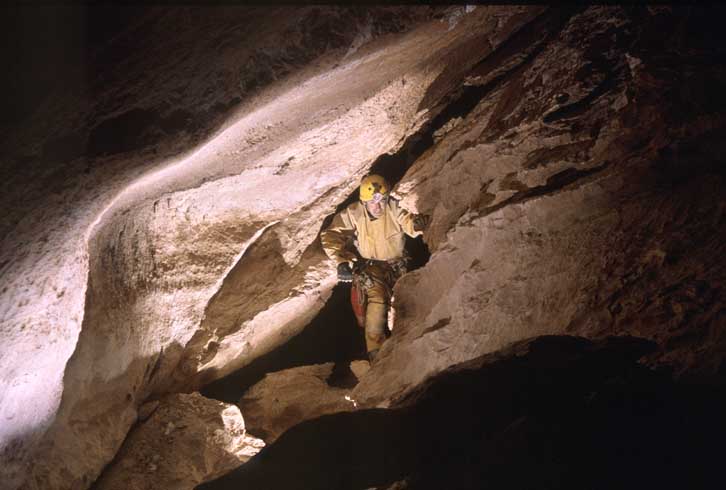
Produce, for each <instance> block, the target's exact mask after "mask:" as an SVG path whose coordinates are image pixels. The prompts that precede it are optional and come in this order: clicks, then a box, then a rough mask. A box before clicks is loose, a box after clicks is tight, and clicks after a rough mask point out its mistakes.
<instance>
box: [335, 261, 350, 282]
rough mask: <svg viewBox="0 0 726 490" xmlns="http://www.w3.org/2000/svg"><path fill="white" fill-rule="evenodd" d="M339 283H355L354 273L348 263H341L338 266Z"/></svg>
mask: <svg viewBox="0 0 726 490" xmlns="http://www.w3.org/2000/svg"><path fill="white" fill-rule="evenodd" d="M338 281H340V282H353V271H352V270H351V268H350V265H348V262H341V263H340V264H338Z"/></svg>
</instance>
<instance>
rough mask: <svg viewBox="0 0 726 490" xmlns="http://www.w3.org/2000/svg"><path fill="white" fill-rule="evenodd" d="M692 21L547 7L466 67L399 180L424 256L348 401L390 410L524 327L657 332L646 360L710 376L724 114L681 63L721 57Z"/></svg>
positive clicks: (399, 289) (718, 100)
mask: <svg viewBox="0 0 726 490" xmlns="http://www.w3.org/2000/svg"><path fill="white" fill-rule="evenodd" d="M641 14H642V15H641ZM697 15H705V13H703V12H701V13H700V14H698V13H697V12H694V17H692V18H691V20H692V21H694V22H696V20H695V19H698V18H699V17H698V16H697ZM689 22H690V21H686V20H685V19H684V18H683V17H681V16H680V15H678V14H676V13H674V12H670V13H668V12H663V11H660V12H658V13H652V12H651V13H648V12H645V11H642V12H641V11H638V10H636V11H633V10H630V9H624V8H621V7H615V6H613V7H587V8H584V9H573V10H570V11H566V10H557V9H554V10H549V11H548V12H546V13H545V14H543V15H541V16H540V17H538V18H537V19H536V20H534V21H532V22H531V24H530V25H528V26H527V27H526V28H523V29H520V30H519V31H518V32H517V33H516V34H515V35H514V36H513V37H512V39H511V40H510V41H511V43H513V44H516V45H518V46H522V49H524V50H525V51H527V50H531V52H532V56H524V53H523V52H522V51H518V50H501V51H498V52H496V53H494V54H493V55H492V56H490V57H489V58H486V59H485V60H484V61H483V62H482V64H481V65H479V66H477V67H475V68H473V69H472V71H471V75H470V76H471V77H472V78H471V79H470V80H471V82H470V85H469V86H468V87H469V88H468V89H467V90H468V92H467V94H468V95H467V96H466V98H465V99H464V100H463V101H462V108H461V109H460V110H459V111H458V112H457V116H458V117H461V118H462V120H461V121H460V122H458V123H457V124H456V125H455V126H454V127H451V128H446V129H447V131H448V132H446V133H445V134H442V135H440V136H438V137H439V138H440V139H438V142H437V143H436V145H435V146H434V147H432V148H431V149H430V151H427V152H426V153H425V154H424V155H422V156H421V158H419V159H418V160H417V161H416V162H415V163H414V165H413V166H412V167H411V168H410V170H409V171H408V172H407V174H406V175H405V176H404V178H403V179H402V181H401V182H400V183H399V186H398V192H399V193H400V194H401V195H402V196H404V198H403V201H402V204H403V205H404V206H406V207H408V208H409V209H413V210H416V211H418V212H423V213H426V214H429V215H431V216H432V218H433V219H432V222H431V225H430V228H429V229H428V230H427V232H426V233H425V235H424V238H425V240H426V242H427V244H428V245H429V248H430V249H431V250H432V255H431V259H430V260H429V262H428V263H427V264H426V265H425V266H424V267H423V268H421V269H419V270H416V271H414V272H412V273H410V274H408V275H406V276H404V277H403V278H402V279H401V280H400V281H399V283H398V284H397V285H396V289H395V295H396V326H395V328H394V330H393V336H392V337H391V339H389V341H388V342H386V344H385V345H384V346H383V348H382V349H381V351H380V353H379V355H378V358H377V359H376V362H375V363H374V364H373V367H372V369H371V371H370V372H369V373H368V375H367V376H366V377H365V378H364V379H363V380H362V381H361V383H360V384H359V385H358V386H357V387H356V389H355V391H354V393H353V395H352V396H353V397H354V398H355V399H356V400H357V401H358V402H359V403H362V404H364V405H365V404H368V405H369V406H386V405H387V404H388V402H389V401H390V400H391V398H392V397H395V396H397V395H398V394H400V393H401V392H405V391H406V390H409V389H412V388H413V387H415V386H417V385H418V384H419V383H421V382H422V381H423V380H424V379H425V378H426V377H427V376H430V375H433V374H435V373H437V372H439V371H440V370H442V369H445V368H446V367H447V366H449V365H451V364H455V363H458V362H463V361H466V360H468V359H471V358H474V357H476V356H478V355H481V354H485V353H488V352H494V351H496V350H498V349H500V348H502V347H503V346H505V345H507V344H509V343H511V342H514V341H517V340H520V339H523V338H528V337H530V336H532V335H544V334H562V333H567V334H576V335H583V336H587V337H590V338H599V337H602V336H607V335H613V334H627V335H635V336H640V337H645V338H648V339H651V340H653V341H656V342H657V343H658V345H659V347H660V348H659V349H658V351H657V352H654V353H653V354H651V355H649V357H648V362H650V363H651V364H653V365H661V366H667V367H668V368H669V369H672V370H673V371H674V372H675V373H683V372H690V373H692V374H700V375H703V376H713V375H714V374H715V373H717V372H718V370H719V369H720V367H721V366H722V365H723V363H724V359H725V358H724V352H726V351H724V345H726V344H725V343H724V342H725V341H726V337H725V336H724V325H726V323H725V318H724V316H723V313H722V311H723V310H722V308H723V307H722V301H721V300H718V299H716V297H717V295H718V292H719V291H722V290H723V287H724V284H725V282H724V281H725V279H726V262H724V260H723V259H722V257H724V256H726V222H724V220H723V209H724V204H725V203H726V193H725V192H724V189H726V187H724V183H725V181H724V173H723V171H722V167H721V164H720V163H717V162H721V161H722V159H723V155H724V151H726V146H724V144H723V142H724V141H726V140H724V139H723V136H724V134H726V124H725V123H726V120H725V119H724V117H723V112H721V113H720V114H718V115H716V114H715V112H714V110H712V109H711V108H710V107H709V104H708V103H706V102H705V99H704V97H706V96H705V95H703V92H702V91H701V90H703V91H705V92H707V93H709V94H710V95H709V97H713V98H714V101H715V102H714V103H715V104H717V105H718V106H719V107H722V108H726V98H725V97H724V96H723V91H721V90H720V89H718V88H717V87H718V86H719V85H720V84H722V83H724V82H726V78H725V77H726V70H725V68H726V67H725V66H724V65H723V64H722V63H716V64H707V65H702V66H701V67H700V68H693V69H690V68H689V69H687V70H686V71H685V72H684V71H681V69H680V68H679V67H680V66H681V65H683V66H689V62H688V59H689V58H690V56H697V57H698V56H702V57H704V58H707V59H710V57H713V56H717V55H716V53H717V52H720V51H721V48H717V47H715V45H713V44H711V43H708V42H705V41H703V39H701V38H698V37H695V38H694V37H692V36H688V35H687V36H685V37H683V38H680V37H678V36H677V35H676V34H675V33H676V32H678V30H679V29H685V30H688V29H695V27H693V26H691V27H686V26H687V25H689ZM698 22H700V23H701V24H700V25H709V26H710V27H709V28H710V29H711V31H710V32H714V31H715V30H716V29H717V28H716V27H715V25H713V24H708V21H706V20H704V19H703V18H700V20H699V21H698ZM661 29H668V32H671V33H673V36H667V37H668V39H669V43H670V42H673V43H674V44H672V45H671V44H667V46H669V47H666V48H664V49H665V51H664V52H667V53H669V54H668V55H666V56H660V55H658V54H656V53H655V52H654V51H652V49H651V44H650V43H651V42H652V41H653V40H654V39H661V37H662V34H661V33H660V30H661ZM684 32H685V31H684ZM689 32H690V31H689ZM606 39H607V41H606ZM676 39H679V40H678V41H677V40H676ZM679 42H683V43H685V44H686V45H688V46H689V48H688V49H689V50H690V51H689V52H690V53H691V54H689V55H683V56H681V55H679V54H678V52H679V49H680V48H675V45H677V44H678V43H679ZM659 52H663V51H659ZM696 53H698V54H696ZM634 58H637V59H638V60H639V62H638V63H634V61H633V60H634ZM721 59H722V58H721ZM477 77H478V78H477ZM698 87H700V88H698ZM563 94H567V96H564V95H563ZM675 94H680V95H678V96H676V95H675ZM686 94H687V95H686ZM462 98H463V97H462ZM464 102H466V105H464ZM719 169H720V170H719ZM695 352H698V353H699V354H697V355H696V354H695Z"/></svg>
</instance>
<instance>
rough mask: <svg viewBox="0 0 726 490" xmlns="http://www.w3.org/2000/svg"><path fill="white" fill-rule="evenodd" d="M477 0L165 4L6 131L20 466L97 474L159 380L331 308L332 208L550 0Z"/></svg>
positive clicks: (6, 356)
mask: <svg viewBox="0 0 726 490" xmlns="http://www.w3.org/2000/svg"><path fill="white" fill-rule="evenodd" d="M464 10H465V9H463V8H457V9H454V10H452V11H451V12H454V13H455V14H456V15H454V16H453V17H452V16H450V15H449V14H447V15H449V16H448V17H446V16H444V17H441V16H439V17H441V18H435V16H436V15H438V14H437V12H441V11H440V10H437V9H430V8H428V7H426V8H422V9H410V8H404V9H400V8H398V9H387V8H382V9H374V10H371V11H367V10H360V9H336V8H329V9H317V8H305V9H301V10H289V9H288V10H286V9H278V10H252V11H250V10H244V9H210V10H204V9H200V10H192V11H189V10H187V9H178V10H171V11H167V10H164V9H152V10H150V11H149V12H148V13H147V14H146V15H144V16H142V17H140V18H138V19H137V21H136V22H134V23H132V24H131V25H130V26H129V29H128V30H127V31H124V32H122V33H121V34H119V36H117V37H116V38H114V40H112V41H111V43H110V44H109V46H107V47H104V48H103V49H101V50H100V51H99V52H97V53H95V56H96V58H92V59H94V60H95V61H94V62H93V63H94V64H93V65H92V66H91V67H88V66H86V67H85V68H87V69H89V70H91V72H89V74H88V77H87V79H86V80H87V83H88V86H87V87H76V86H74V87H72V90H69V89H67V88H66V87H61V88H59V89H58V91H57V92H55V93H53V94H52V95H51V96H50V97H49V98H48V99H47V100H46V101H45V102H43V103H41V104H40V105H39V108H38V111H37V112H36V113H35V114H34V115H32V116H31V117H28V119H27V120H26V121H24V123H23V124H19V125H17V126H16V127H13V128H12V130H11V131H9V132H8V133H7V134H6V135H5V139H4V140H3V142H2V148H3V154H6V155H8V157H7V158H4V161H6V162H8V163H7V164H6V165H7V169H8V171H9V174H10V175H11V176H12V178H10V179H7V180H5V181H4V182H3V186H4V187H3V189H2V191H3V192H2V199H3V208H4V209H6V210H7V213H5V214H4V215H3V218H2V220H3V221H2V235H3V237H4V239H3V243H2V251H1V252H0V264H2V267H3V289H2V315H3V316H2V318H3V319H2V334H3V346H2V349H3V355H2V357H1V361H0V362H2V366H1V367H2V372H3V373H4V374H3V378H2V383H3V388H2V396H3V403H2V408H1V409H0V410H1V411H2V413H1V416H2V419H3V421H4V422H3V424H2V429H1V430H2V432H1V433H0V441H1V444H2V446H1V448H0V450H1V452H2V458H3V465H2V471H3V474H2V475H1V476H2V478H3V481H4V482H7V484H8V485H9V486H10V487H15V486H17V485H18V484H20V483H21V482H22V480H24V479H26V477H27V480H28V483H27V485H28V486H29V487H30V488H32V487H33V485H36V484H37V485H41V486H43V487H44V488H49V489H50V488H85V487H87V486H88V485H90V483H91V482H92V481H93V480H94V479H95V478H96V477H97V476H98V474H99V472H100V470H101V468H102V467H103V465H104V464H105V463H106V462H108V461H110V460H111V458H112V457H113V455H114V454H115V453H116V451H117V450H118V448H119V447H120V444H121V442H122V441H123V439H124V437H125V435H126V432H127V431H128V428H129V427H130V426H131V424H133V423H134V421H135V420H136V416H137V414H136V410H137V407H138V406H139V405H140V404H141V403H143V402H144V400H146V398H147V397H148V396H149V395H151V394H154V393H163V392H166V391H176V390H191V389H193V388H195V387H197V386H199V385H200V384H201V383H202V382H204V381H208V380H211V379H214V377H218V376H221V375H223V374H224V373H225V372H229V371H231V370H233V369H234V368H236V367H239V366H241V365H244V364H246V363H248V362H249V361H250V360H251V359H254V358H255V357H256V356H258V355H260V354H262V353H264V352H266V351H267V350H269V349H271V348H272V347H274V346H275V345H278V344H280V343H282V342H284V341H285V340H286V339H287V338H289V337H290V336H292V335H294V334H295V333H296V332H297V331H299V330H300V329H301V328H302V327H303V326H304V325H305V324H306V323H307V322H308V321H309V320H310V319H311V318H312V317H313V316H314V315H315V313H316V311H317V310H319V309H320V308H321V306H322V305H323V304H324V302H325V300H326V298H327V296H328V295H329V293H330V288H331V287H332V285H333V283H334V281H335V278H334V276H333V274H332V272H333V268H332V264H330V263H329V262H328V261H327V259H326V258H325V256H324V255H323V254H322V252H321V250H320V248H319V245H318V244H317V242H316V237H317V234H318V231H319V229H320V226H321V224H322V222H323V219H324V218H325V217H326V216H327V215H329V214H330V213H332V212H333V211H334V210H335V208H336V206H337V205H338V204H339V203H340V202H341V201H343V200H344V199H345V198H346V197H347V196H349V195H350V194H351V193H352V192H353V191H354V189H355V188H356V183H357V181H358V180H359V178H360V177H361V176H362V175H363V174H364V173H365V172H366V171H367V169H368V168H369V167H370V165H371V164H372V163H373V162H374V161H375V160H376V159H377V158H378V157H379V156H380V155H382V154H384V153H387V152H395V151H396V150H397V149H398V148H399V147H400V146H401V145H402V144H403V142H404V141H405V138H406V137H407V136H408V135H409V134H411V133H413V132H415V131H417V130H418V128H419V126H420V125H421V124H422V123H423V122H425V121H426V119H427V117H428V116H427V114H426V110H425V109H426V107H425V105H422V101H423V100H424V99H425V98H426V97H430V95H427V94H429V89H430V88H431V86H432V83H433V82H434V80H435V79H436V77H437V76H438V75H439V74H440V73H441V71H442V70H443V69H444V68H445V67H447V66H448V65H449V59H450V57H451V54H452V53H457V52H460V51H461V50H462V49H463V48H465V47H466V46H467V43H471V41H472V39H478V37H477V36H479V37H481V36H482V35H487V36H490V37H491V40H492V42H493V43H494V44H496V43H498V42H501V41H502V40H503V39H505V38H506V36H507V33H508V32H511V31H512V30H513V29H515V28H516V27H517V26H518V25H519V24H518V22H513V23H507V22H506V20H507V19H509V18H514V17H516V18H518V19H519V18H521V22H524V21H525V20H526V19H527V18H528V17H531V16H533V15H534V14H535V13H536V12H535V10H533V9H530V8H511V7H498V8H493V9H490V11H484V10H474V11H471V9H466V10H467V12H468V13H466V15H464V13H465V12H464ZM490 13H497V14H498V16H497V17H492V16H491V15H489V14H490ZM300 45H302V46H304V47H305V49H303V51H302V52H300V51H299V46H300ZM491 49H492V46H491V45H490V44H484V45H481V46H479V48H478V50H474V51H472V50H471V49H470V48H468V52H469V54H468V55H467V60H468V61H467V62H466V63H460V64H459V65H458V68H455V70H454V71H455V72H456V70H457V69H459V70H464V69H466V67H467V66H468V65H469V64H472V63H475V62H476V61H477V56H480V57H481V56H484V55H485V54H486V53H487V52H489V51H490V50H491ZM296 50H297V51H296ZM104 56H106V57H107V58H104ZM80 69H83V67H81V68H80ZM95 70H98V71H95ZM276 78H279V80H278V81H275V79H276ZM442 95H443V94H436V97H435V98H434V100H438V97H441V96H442ZM28 407H32V409H31V410H29V409H28ZM5 421H8V422H7V423H5Z"/></svg>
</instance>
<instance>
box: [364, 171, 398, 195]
mask: <svg viewBox="0 0 726 490" xmlns="http://www.w3.org/2000/svg"><path fill="white" fill-rule="evenodd" d="M390 189H391V188H390V186H389V185H388V182H386V179H384V178H383V177H381V176H380V175H376V174H370V175H366V176H365V177H363V180H361V181H360V200H361V201H363V202H366V201H370V200H371V199H373V197H374V196H375V194H380V195H381V196H382V197H386V196H387V195H388V192H389V191H390Z"/></svg>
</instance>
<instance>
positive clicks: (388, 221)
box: [320, 198, 423, 352]
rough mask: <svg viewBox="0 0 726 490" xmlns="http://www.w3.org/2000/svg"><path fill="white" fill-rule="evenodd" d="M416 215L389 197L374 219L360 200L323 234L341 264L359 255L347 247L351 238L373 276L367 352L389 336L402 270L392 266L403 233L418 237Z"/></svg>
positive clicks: (326, 245) (328, 251) (401, 249)
mask: <svg viewBox="0 0 726 490" xmlns="http://www.w3.org/2000/svg"><path fill="white" fill-rule="evenodd" d="M414 217H415V215H413V214H411V213H409V212H408V211H406V210H405V209H402V208H400V207H399V205H398V201H396V200H394V199H391V198H389V199H388V202H387V204H386V207H385V209H384V212H383V214H382V216H381V217H380V218H375V219H374V218H371V216H370V215H369V214H368V212H366V209H365V205H364V204H363V203H361V202H360V201H358V202H355V203H353V204H351V205H350V206H348V207H347V208H346V209H344V210H343V211H341V212H340V213H338V214H337V215H336V216H335V218H333V222H332V223H331V224H330V226H329V227H328V228H327V229H326V230H324V231H323V232H322V233H321V234H320V241H321V242H322V245H323V249H324V250H325V253H326V254H327V255H328V257H330V258H331V259H333V260H335V261H336V262H337V263H338V264H340V263H342V262H351V261H352V260H353V259H354V258H357V257H356V254H355V253H354V252H352V251H351V250H350V249H348V248H347V247H348V243H349V240H350V239H351V238H353V239H354V242H353V243H354V245H355V247H356V248H357V249H358V253H359V254H360V256H361V257H363V258H364V259H370V260H368V261H367V266H366V268H365V272H366V273H367V274H368V275H369V276H371V278H372V279H373V281H372V284H371V285H369V286H368V287H367V288H366V295H367V297H368V303H367V306H366V320H365V334H366V348H367V350H368V352H371V351H375V350H377V349H378V348H379V347H380V346H381V344H382V343H383V341H384V340H385V338H386V333H387V325H386V318H387V314H388V307H389V304H390V301H391V291H392V289H393V285H394V284H395V282H396V280H397V279H398V277H399V275H400V274H399V269H397V268H394V267H392V264H393V263H395V262H398V261H399V260H400V259H401V258H402V257H403V253H404V245H405V243H406V237H405V236H404V233H405V234H407V235H409V236H411V237H416V236H419V235H421V234H422V233H423V232H422V231H415V230H414V226H413V220H414Z"/></svg>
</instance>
